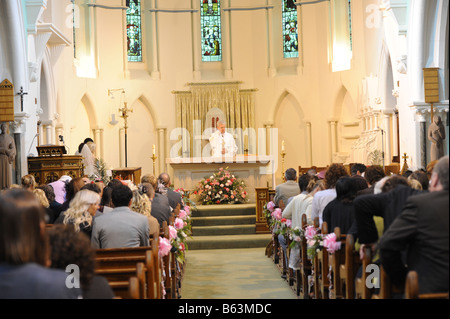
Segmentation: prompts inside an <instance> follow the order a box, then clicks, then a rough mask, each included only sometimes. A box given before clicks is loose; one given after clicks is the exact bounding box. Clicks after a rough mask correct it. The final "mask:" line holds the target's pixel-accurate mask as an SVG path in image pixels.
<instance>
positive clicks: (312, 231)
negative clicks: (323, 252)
mask: <svg viewBox="0 0 450 319" xmlns="http://www.w3.org/2000/svg"><path fill="white" fill-rule="evenodd" d="M316 234H317V230H316V229H315V228H314V226H313V225H310V226H308V227H306V230H305V237H306V239H308V240H310V239H313V237H314V236H315V235H316Z"/></svg>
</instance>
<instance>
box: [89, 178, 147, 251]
mask: <svg viewBox="0 0 450 319" xmlns="http://www.w3.org/2000/svg"><path fill="white" fill-rule="evenodd" d="M132 198H133V193H132V191H131V189H130V188H129V187H128V186H125V185H119V186H117V187H115V188H114V189H113V191H112V194H111V199H112V203H113V205H114V209H113V210H112V211H111V212H109V213H106V214H103V215H102V216H99V217H97V218H95V219H94V223H93V228H92V235H91V242H92V247H94V248H96V249H98V248H121V247H139V246H149V236H150V235H149V234H150V229H149V224H148V219H147V217H145V216H144V215H141V214H139V213H135V212H133V211H131V210H130V208H129V206H130V205H131V199H132Z"/></svg>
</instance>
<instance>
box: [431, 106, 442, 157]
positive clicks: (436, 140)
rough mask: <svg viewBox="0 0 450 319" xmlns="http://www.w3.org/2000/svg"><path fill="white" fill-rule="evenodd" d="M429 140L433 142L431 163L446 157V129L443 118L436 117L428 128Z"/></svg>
mask: <svg viewBox="0 0 450 319" xmlns="http://www.w3.org/2000/svg"><path fill="white" fill-rule="evenodd" d="M428 139H429V140H430V141H431V152H430V161H435V160H438V159H440V158H441V157H443V156H444V140H445V127H444V124H442V120H441V117H440V116H438V115H435V116H434V117H433V123H432V124H431V125H430V127H429V128H428Z"/></svg>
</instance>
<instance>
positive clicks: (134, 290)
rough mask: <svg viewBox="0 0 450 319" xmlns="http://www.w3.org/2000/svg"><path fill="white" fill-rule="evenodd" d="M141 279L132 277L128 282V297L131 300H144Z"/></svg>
mask: <svg viewBox="0 0 450 319" xmlns="http://www.w3.org/2000/svg"><path fill="white" fill-rule="evenodd" d="M140 288H141V287H140V283H139V279H138V278H137V277H130V279H129V281H128V296H129V298H130V299H143V298H142V295H141V289H140Z"/></svg>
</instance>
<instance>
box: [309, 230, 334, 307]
mask: <svg viewBox="0 0 450 319" xmlns="http://www.w3.org/2000/svg"><path fill="white" fill-rule="evenodd" d="M320 232H321V234H322V235H327V234H328V224H327V222H323V223H322V227H321V231H320ZM313 267H314V296H315V299H328V287H329V285H330V281H329V278H328V271H329V265H328V252H327V250H326V248H324V249H322V250H320V251H319V252H318V253H317V255H316V256H315V257H314V261H313Z"/></svg>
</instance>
